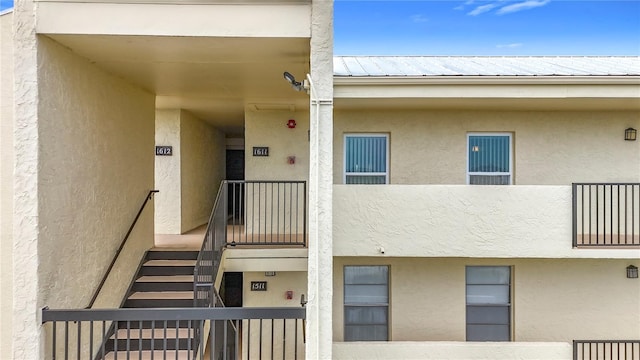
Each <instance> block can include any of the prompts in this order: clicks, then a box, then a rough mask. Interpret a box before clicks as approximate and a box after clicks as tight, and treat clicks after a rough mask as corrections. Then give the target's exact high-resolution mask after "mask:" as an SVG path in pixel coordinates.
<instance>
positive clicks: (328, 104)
mask: <svg viewBox="0 0 640 360" xmlns="http://www.w3.org/2000/svg"><path fill="white" fill-rule="evenodd" d="M310 77H311V82H312V88H311V94H310V95H311V96H310V101H311V113H310V130H311V136H310V168H309V265H308V277H309V278H308V279H309V280H308V303H307V346H306V358H307V359H309V360H310V359H323V360H324V359H331V358H332V346H333V325H332V323H333V321H332V320H333V312H332V306H333V305H332V302H333V244H332V241H333V239H332V231H333V213H332V207H333V206H332V205H333V204H332V202H333V200H332V199H333V198H332V191H333V1H329V0H321V1H320V0H316V1H313V3H312V14H311V76H310Z"/></svg>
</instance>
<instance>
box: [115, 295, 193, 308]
mask: <svg viewBox="0 0 640 360" xmlns="http://www.w3.org/2000/svg"><path fill="white" fill-rule="evenodd" d="M192 306H193V291H147V292H135V293H133V294H131V295H130V296H129V298H128V299H127V301H125V303H124V307H125V308H149V307H157V308H164V307H192Z"/></svg>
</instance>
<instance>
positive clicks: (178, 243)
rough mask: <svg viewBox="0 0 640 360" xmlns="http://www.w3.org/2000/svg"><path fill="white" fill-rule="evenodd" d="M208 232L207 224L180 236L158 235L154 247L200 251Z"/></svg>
mask: <svg viewBox="0 0 640 360" xmlns="http://www.w3.org/2000/svg"><path fill="white" fill-rule="evenodd" d="M206 231H207V224H204V225H202V226H199V227H197V228H195V229H193V230H190V231H187V232H186V233H184V234H180V235H173V234H156V235H155V238H154V246H155V248H170V249H185V250H200V248H201V247H202V241H203V240H204V234H205V233H206Z"/></svg>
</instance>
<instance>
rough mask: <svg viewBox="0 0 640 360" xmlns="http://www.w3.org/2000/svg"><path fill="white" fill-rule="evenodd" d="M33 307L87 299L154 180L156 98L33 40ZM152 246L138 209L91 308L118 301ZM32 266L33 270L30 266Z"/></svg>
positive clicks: (148, 223) (74, 304)
mask: <svg viewBox="0 0 640 360" xmlns="http://www.w3.org/2000/svg"><path fill="white" fill-rule="evenodd" d="M38 40H39V41H38V65H39V66H38V91H39V103H38V118H37V120H38V135H39V136H38V138H37V141H38V143H39V149H40V152H39V154H38V155H39V158H38V164H39V172H38V219H39V234H38V254H39V256H38V260H39V264H38V268H37V276H38V284H39V289H38V308H37V309H35V308H34V309H28V311H30V312H31V314H33V316H34V318H33V319H34V320H35V315H36V313H37V312H38V311H39V308H40V307H42V306H45V305H47V306H49V307H51V308H82V307H84V306H86V305H87V304H88V302H89V299H90V297H91V295H92V292H93V291H94V290H95V288H96V286H97V284H98V282H99V280H100V278H101V277H102V275H103V274H104V271H105V270H106V268H107V266H108V264H109V262H110V260H111V258H112V256H113V254H114V253H115V251H116V249H117V247H118V246H119V244H120V242H121V240H122V239H123V237H124V235H125V233H126V232H127V230H128V228H129V226H130V224H131V222H132V221H133V219H134V217H135V215H136V213H137V212H138V210H139V208H140V205H141V204H142V202H143V201H144V199H145V198H146V196H147V193H148V191H149V190H151V189H152V188H153V156H154V153H153V142H154V141H153V139H154V135H153V133H154V125H153V124H154V97H153V95H151V94H149V93H147V92H145V91H143V90H142V89H140V88H137V87H135V86H132V85H130V84H128V83H126V82H124V81H122V80H121V79H119V78H116V77H114V76H112V75H109V74H107V73H105V72H103V71H101V70H100V69H98V68H97V67H95V66H94V65H92V64H91V63H90V62H89V61H88V60H86V59H83V58H81V57H79V56H77V55H75V54H73V53H72V52H70V51H69V50H68V49H66V48H65V47H63V46H61V45H59V44H57V43H56V42H54V41H52V40H50V39H48V38H46V37H39V39H38ZM152 245H153V202H151V203H150V204H148V207H147V208H146V209H145V211H144V212H143V213H142V216H141V219H140V220H139V222H138V224H137V225H136V228H135V229H134V231H133V232H132V234H131V236H130V237H129V240H128V243H127V246H126V247H125V249H124V251H123V252H122V254H121V257H120V258H119V260H118V262H117V263H116V267H115V268H114V270H113V271H112V273H111V274H110V276H109V280H108V281H107V283H106V284H105V290H104V291H103V293H101V296H100V297H99V299H98V301H97V302H96V307H114V306H119V304H120V302H121V301H122V298H123V296H124V292H125V291H126V289H127V287H128V285H129V283H130V281H131V278H132V275H133V273H134V272H135V270H136V269H137V266H138V264H139V262H140V260H141V257H142V255H143V253H144V251H145V250H146V249H148V248H150V247H151V246H152ZM28 271H35V269H32V270H28Z"/></svg>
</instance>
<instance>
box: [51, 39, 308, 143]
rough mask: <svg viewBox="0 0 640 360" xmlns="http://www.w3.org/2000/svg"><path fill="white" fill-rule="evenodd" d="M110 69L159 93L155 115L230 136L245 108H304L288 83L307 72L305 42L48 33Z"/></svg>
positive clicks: (301, 98) (239, 130)
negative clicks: (192, 121)
mask: <svg viewBox="0 0 640 360" xmlns="http://www.w3.org/2000/svg"><path fill="white" fill-rule="evenodd" d="M50 37H51V38H53V39H54V40H56V41H57V42H59V43H61V44H63V45H64V46H66V47H68V48H70V49H71V50H72V51H73V52H75V53H77V54H78V55H80V56H82V57H85V58H87V59H89V60H90V61H91V62H93V63H95V64H96V65H97V66H98V67H100V68H102V69H104V70H105V71H107V72H109V73H112V74H114V75H116V76H118V77H121V78H123V79H125V80H127V81H129V82H131V83H133V84H135V85H138V86H140V87H142V88H144V89H145V90H147V91H149V92H152V93H154V94H156V107H157V108H158V109H176V108H181V109H185V110H188V111H190V112H191V113H193V114H194V115H196V116H197V117H199V118H202V119H204V120H206V121H208V122H210V123H212V124H214V125H215V126H217V127H219V128H221V129H222V130H223V131H225V132H226V133H227V134H240V133H242V132H243V126H244V111H245V107H248V108H254V109H255V108H256V106H255V105H254V104H259V106H257V108H260V107H261V106H262V107H265V108H283V109H293V108H295V109H305V108H308V106H309V97H308V95H307V94H306V93H304V92H296V91H294V90H293V89H292V88H291V87H290V86H289V85H288V84H287V82H286V81H285V80H284V79H283V77H282V73H283V72H284V71H289V72H290V73H292V74H294V75H295V76H297V77H299V78H300V79H302V78H304V76H305V74H307V73H308V72H309V56H310V48H309V39H307V38H226V37H170V36H113V35H109V36H101V35H51V36H50Z"/></svg>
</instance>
